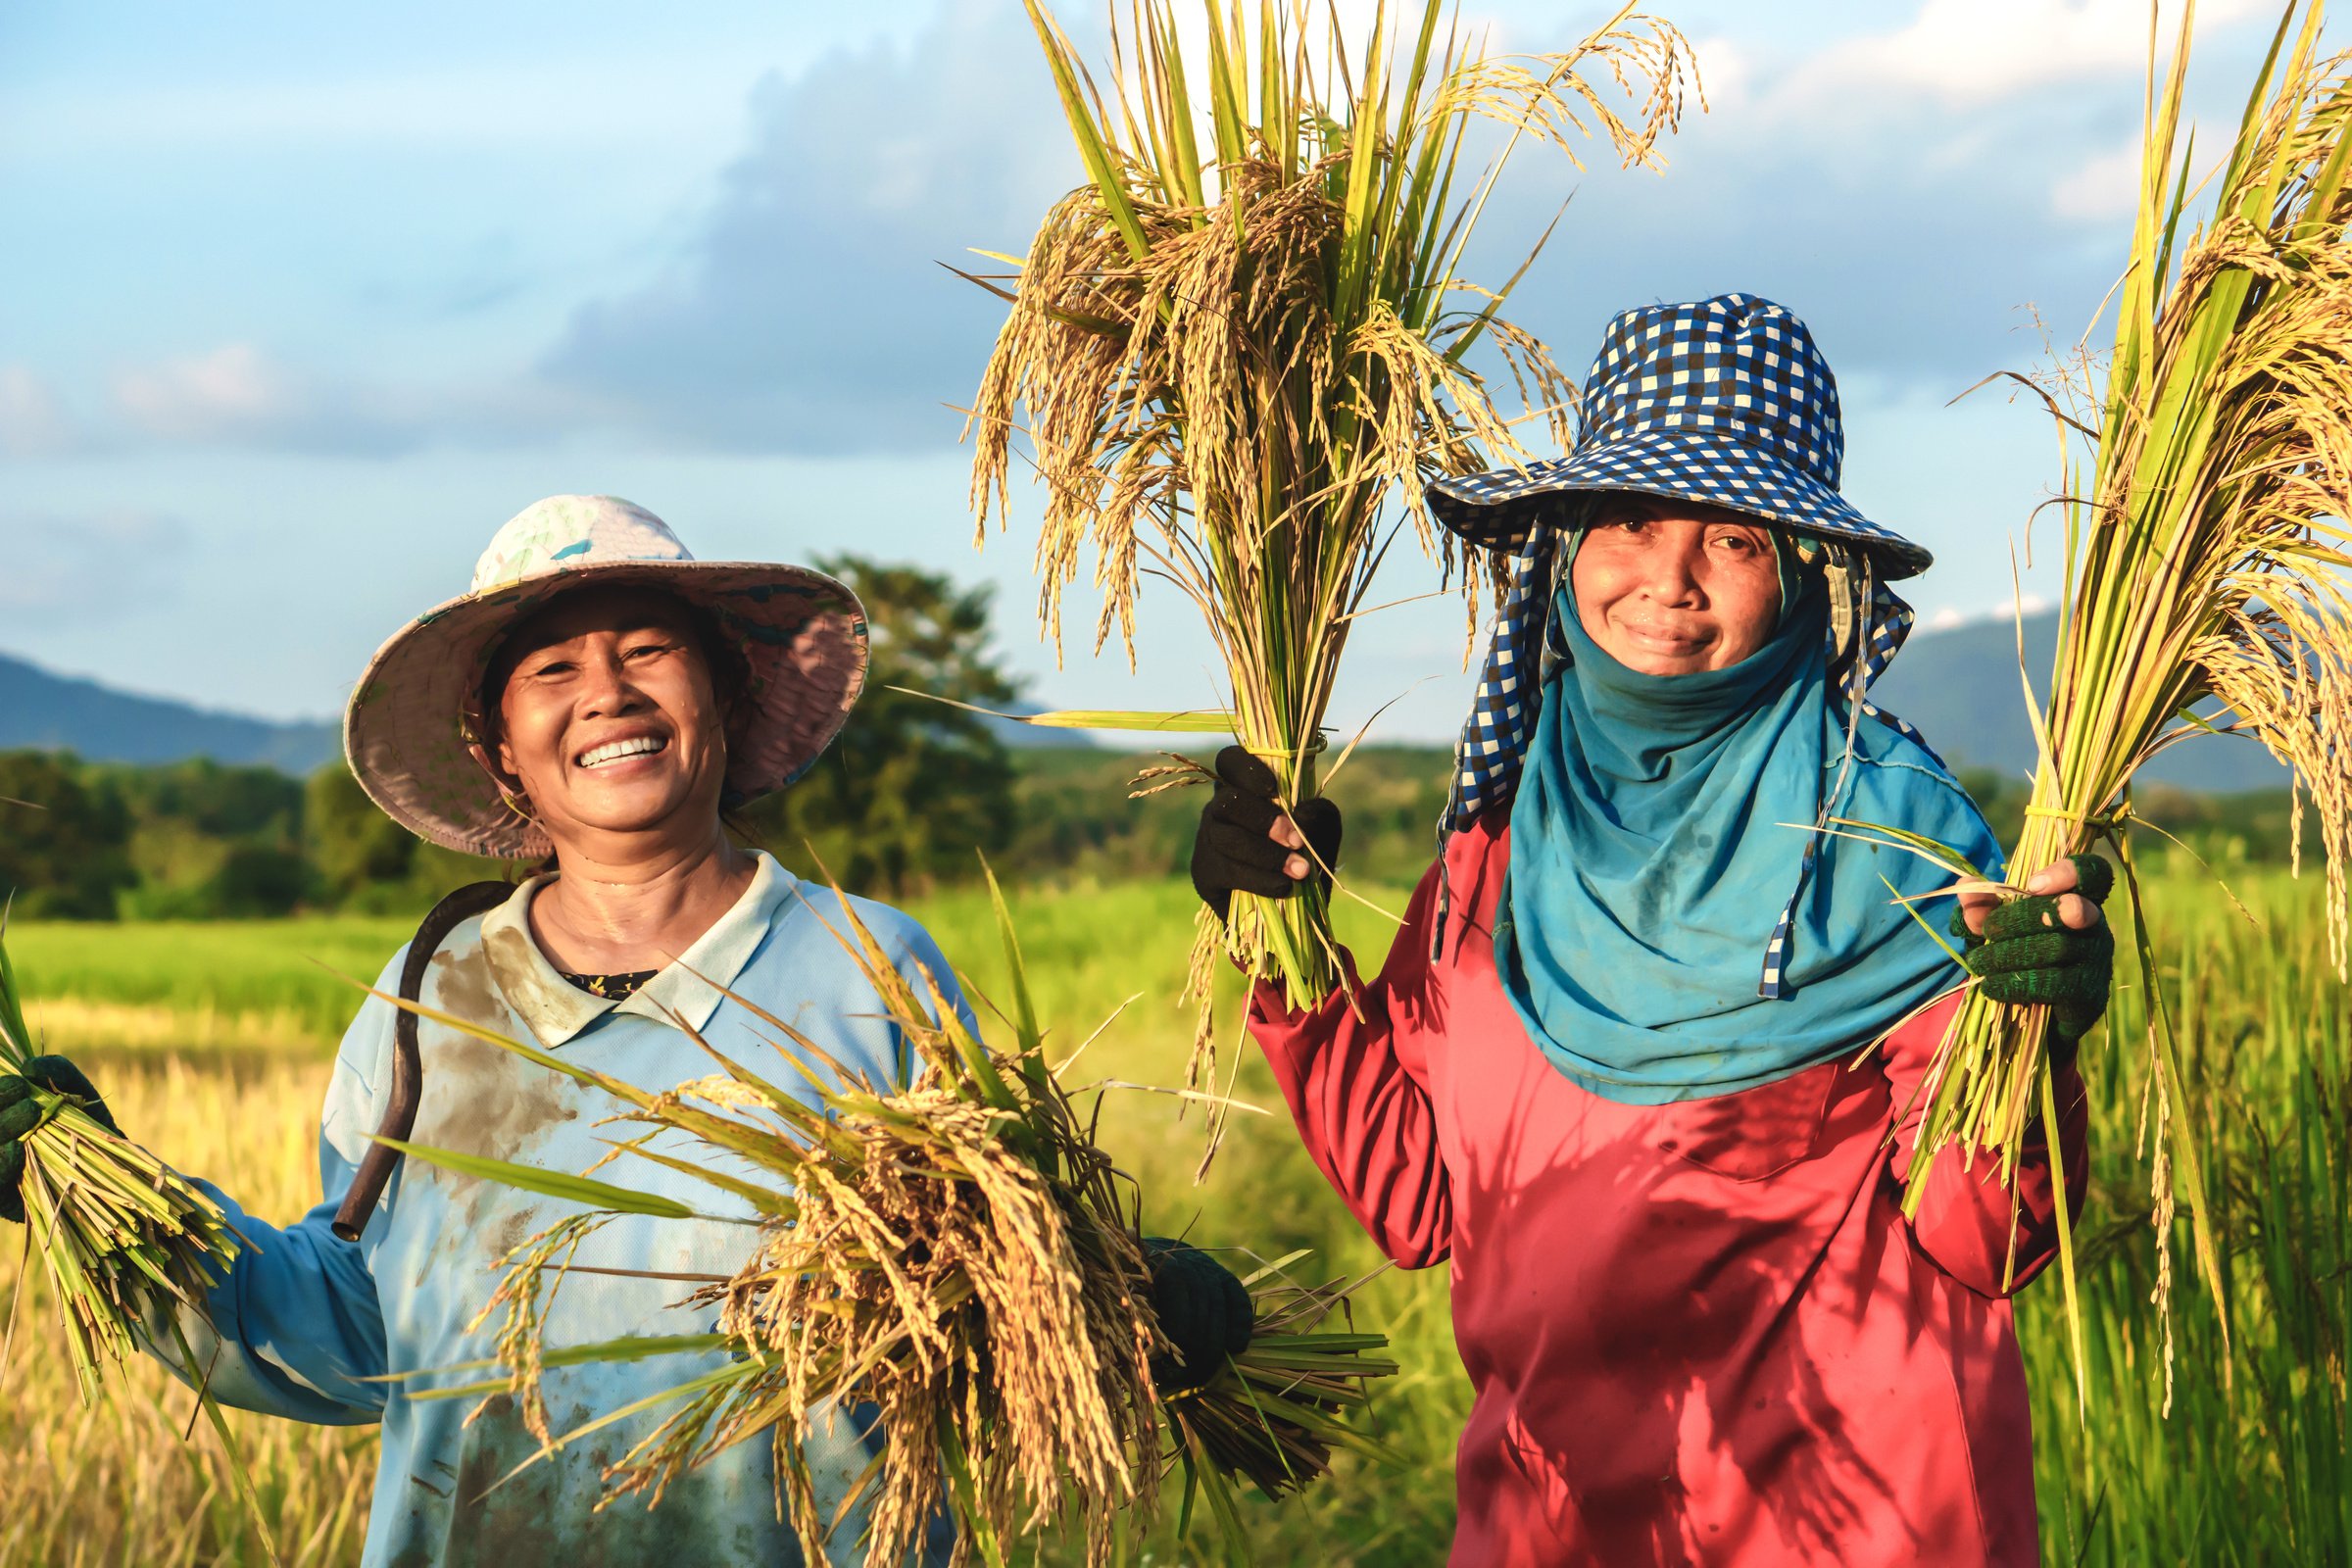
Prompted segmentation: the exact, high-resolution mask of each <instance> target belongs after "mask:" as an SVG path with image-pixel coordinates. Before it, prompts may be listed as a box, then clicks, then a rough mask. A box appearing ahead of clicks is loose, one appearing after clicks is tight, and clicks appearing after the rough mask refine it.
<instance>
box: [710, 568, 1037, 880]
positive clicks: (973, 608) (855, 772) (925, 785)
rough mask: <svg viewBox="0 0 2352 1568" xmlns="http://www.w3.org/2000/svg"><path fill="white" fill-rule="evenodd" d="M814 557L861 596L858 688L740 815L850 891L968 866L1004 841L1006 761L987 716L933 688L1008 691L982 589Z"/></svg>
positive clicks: (958, 874) (1010, 809) (950, 873)
mask: <svg viewBox="0 0 2352 1568" xmlns="http://www.w3.org/2000/svg"><path fill="white" fill-rule="evenodd" d="M817 566H818V568H819V569H820V570H823V571H826V572H830V573H831V574H832V575H834V576H836V577H839V578H840V579H841V580H842V581H843V582H845V583H848V584H849V585H850V587H851V588H852V589H853V590H855V591H856V593H857V595H858V598H859V599H860V600H862V601H863V602H864V604H865V613H866V620H867V622H868V635H869V637H870V639H871V647H872V662H871V664H870V666H869V667H868V669H867V672H866V678H865V694H864V696H863V697H861V698H860V699H858V707H857V709H856V710H855V711H853V712H852V713H851V714H850V721H849V723H848V724H847V725H846V726H845V727H844V728H843V730H842V732H841V735H840V738H839V739H837V740H835V741H834V743H833V745H832V747H831V748H830V749H829V750H827V752H826V753H825V755H824V756H823V757H822V758H820V759H819V760H818V761H817V764H816V766H815V767H813V768H812V769H810V770H809V773H808V774H807V775H806V776H804V777H803V778H802V779H801V780H800V781H799V782H798V783H796V784H794V785H793V786H792V787H791V788H790V789H786V790H782V791H779V792H778V793H777V794H774V795H771V796H769V797H767V798H766V799H764V800H761V801H757V802H754V803H753V804H752V805H751V806H750V807H748V808H747V809H745V810H744V811H743V812H742V813H740V818H739V820H740V823H741V825H742V826H743V828H744V829H745V831H746V832H747V833H748V834H749V835H750V836H751V837H753V838H754V839H756V840H758V841H759V842H760V843H761V844H763V845H764V846H765V847H766V848H767V849H768V850H769V851H770V853H772V854H774V855H775V856H776V858H778V859H780V860H782V861H783V862H784V863H785V864H786V865H788V866H790V867H792V868H793V869H794V870H795V871H798V872H800V873H801V874H802V875H805V876H822V875H823V874H824V873H825V872H828V871H829V872H830V873H831V874H832V875H834V876H836V877H839V878H840V879H841V882H842V885H843V886H844V887H846V888H849V889H851V890H852V891H854V892H859V893H880V894H886V895H893V896H895V895H899V894H903V893H906V892H908V891H913V890H919V889H922V888H925V887H928V886H930V885H932V884H934V883H937V882H941V881H956V880H960V879H962V878H964V877H968V876H970V875H972V874H973V873H974V872H975V871H976V870H977V867H978V861H977V860H976V859H975V858H974V852H979V853H983V854H991V855H994V854H997V853H999V852H1001V851H1003V850H1004V849H1005V847H1006V846H1007V845H1009V844H1010V843H1011V842H1012V837H1013V832H1014V829H1015V826H1016V822H1017V816H1016V809H1015V804H1014V797H1013V786H1014V783H1015V770H1014V768H1013V764H1012V759H1011V758H1010V756H1009V755H1008V754H1007V752H1006V750H1005V743H1004V742H1003V741H1001V740H999V739H998V738H997V736H996V733H995V731H994V730H993V729H992V728H991V727H990V721H989V720H988V719H986V718H984V717H982V716H981V715H980V714H977V713H968V712H965V711H961V710H959V709H955V708H950V707H948V706H946V705H945V704H943V703H937V702H933V701H931V700H930V699H931V698H933V697H944V698H947V699H949V700H950V701H953V702H958V703H973V704H977V705H980V706H983V707H989V708H1001V707H1003V706H1004V705H1005V704H1006V703H1010V702H1013V701H1015V700H1016V699H1017V698H1018V697H1019V695H1020V691H1019V688H1018V686H1017V685H1016V683H1015V682H1014V681H1013V680H1012V679H1011V678H1010V677H1009V676H1007V675H1006V674H1005V672H1004V671H1003V670H1002V669H1000V668H998V666H997V664H996V662H995V661H994V658H993V656H992V654H991V652H990V649H989V597H990V592H989V589H988V588H986V587H985V586H982V587H972V588H958V587H956V584H955V582H954V581H953V579H951V578H950V577H948V576H947V575H946V574H945V573H943V572H935V571H926V570H924V569H922V568H921V567H919V566H911V565H887V564H881V563H878V562H873V561H868V560H865V559H863V558H861V557H858V556H834V557H830V558H823V559H820V560H819V561H818V562H817ZM893 687H906V688H908V690H910V691H914V692H922V693H926V694H928V695H927V696H922V697H916V696H909V695H908V694H907V692H906V691H894V690H892V689H891V688H893ZM811 849H813V851H814V853H813V855H812V854H811V853H810V851H811ZM820 861H821V862H822V863H821V866H820V864H819V862H820Z"/></svg>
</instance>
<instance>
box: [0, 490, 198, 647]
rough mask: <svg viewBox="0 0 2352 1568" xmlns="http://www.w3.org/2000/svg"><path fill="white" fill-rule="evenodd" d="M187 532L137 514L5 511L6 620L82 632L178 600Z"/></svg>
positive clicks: (1, 548) (171, 521)
mask: <svg viewBox="0 0 2352 1568" xmlns="http://www.w3.org/2000/svg"><path fill="white" fill-rule="evenodd" d="M186 550H187V530H186V528H185V527H184V526H183V525H182V524H181V523H180V522H179V520H178V519H177V518H176V517H172V516H169V515H164V514H162V513H157V512H146V511H139V510H135V509H125V508H113V509H104V508H102V509H99V510H96V511H93V512H90V513H86V514H76V515H64V514H59V513H49V512H0V561H6V562H7V564H8V569H7V570H5V571H0V617H5V618H6V620H7V622H8V623H9V624H11V625H19V624H22V625H31V626H46V625H81V624H86V623H88V622H89V621H91V620H97V619H106V618H111V617H112V616H114V615H117V614H119V613H123V612H124V611H126V610H130V609H133V608H135V607H138V606H140V605H153V604H155V603H157V602H159V601H160V600H166V599H170V598H172V597H174V596H175V595H174V585H175V583H176V581H177V578H178V563H179V561H180V559H181V558H182V557H183V556H184V555H185V554H186Z"/></svg>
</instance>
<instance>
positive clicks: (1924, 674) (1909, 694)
mask: <svg viewBox="0 0 2352 1568" xmlns="http://www.w3.org/2000/svg"><path fill="white" fill-rule="evenodd" d="M2017 639H2018V625H2017V622H2016V621H2015V620H2013V619H2011V618H2010V617H2008V616H2006V615H1996V616H1993V617H1991V618H1990V619H1986V620H1977V621H1970V622H1968V623H1966V624H1964V625H1959V626H1950V627H1946V628H1944V629H1942V630H1940V631H1919V632H1915V633H1913V634H1912V637H1911V640H1910V641H1909V642H1908V643H1905V644H1904V645H1903V651H1902V654H1901V655H1900V657H1898V658H1897V659H1896V660H1895V662H1893V663H1892V664H1890V665H1888V666H1887V673H1886V674H1885V675H1884V676H1883V677H1881V678H1880V680H1879V683H1878V684H1877V685H1876V686H1875V687H1873V688H1872V689H1871V697H1872V700H1873V701H1875V702H1876V703H1877V704H1878V705H1879V706H1880V707H1882V708H1885V709H1886V710H1887V711H1889V712H1893V713H1900V714H1901V715H1902V716H1903V717H1905V718H1907V719H1909V720H1910V721H1911V722H1912V723H1914V724H1916V725H1918V726H1919V728H1920V731H1921V733H1923V734H1925V735H1926V736H1927V738H1928V742H1929V744H1930V745H1932V746H1934V747H1935V748H1936V752H1937V753H1938V754H1939V755H1940V756H1941V757H1942V758H1943V760H1945V761H1946V762H1948V763H1950V764H1951V765H1952V766H1953V767H1955V768H1961V767H1988V768H1992V769H1994V770H1996V771H1998V772H2001V773H2004V774H2006V775H2008V776H2009V777H2011V778H2017V777H2020V776H2022V775H2024V774H2027V773H2030V772H2031V771H2032V770H2033V767H2034V726H2033V724H2032V722H2031V721H2030V720H2028V718H2027V717H2026V701H2025V691H2024V688H2023V686H2022V685H2021V683H2020V681H2019V678H2018V653H2017ZM2025 640H2026V654H2025V667H2026V668H2027V669H2029V670H2032V671H2033V672H2034V690H2035V691H2036V692H2042V693H2046V692H2047V690H2048V686H2049V674H2050V662H2051V661H2052V660H2054V659H2056V658H2057V656H2058V615H2057V613H2056V612H2055V611H2045V612H2043V613H2040V614H2037V615H2028V616H2027V617H2026V618H2025ZM2142 776H2143V777H2145V778H2147V779H2149V780H2151V781H2153V782H2157V783H2163V784H2170V785H2173V786H2174V787H2176V788H2179V789H2184V790H2194V791H2197V792H2199V793H2212V794H2234V793H2236V792H2238V791H2241V790H2262V789H2284V788H2285V787H2286V781H2287V775H2286V769H2285V768H2283V767H2280V766H2279V765H2278V763H2277V762H2275V761H2273V760H2271V754H2270V753H2268V752H2266V751H2264V750H2263V749H2262V747H2261V745H2260V744H2259V743H2257V742H2255V741H2251V740H2246V739H2243V738H2241V737H2238V736H2228V735H2214V736H2199V737H2198V738H2197V739H2195V740H2193V741H2183V742H2181V743H2180V745H2178V746H2176V747H2174V748H2173V749H2172V750H2171V751H2168V752H2166V753H2165V754H2164V755H2163V756H2162V757H2159V758H2158V759H2156V760H2155V761H2153V762H2151V763H2149V764H2148V766H2147V769H2146V771H2145V772H2144V773H2143V774H2142Z"/></svg>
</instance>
